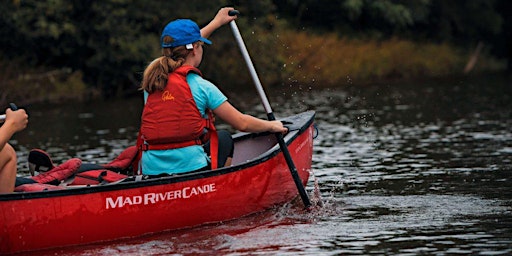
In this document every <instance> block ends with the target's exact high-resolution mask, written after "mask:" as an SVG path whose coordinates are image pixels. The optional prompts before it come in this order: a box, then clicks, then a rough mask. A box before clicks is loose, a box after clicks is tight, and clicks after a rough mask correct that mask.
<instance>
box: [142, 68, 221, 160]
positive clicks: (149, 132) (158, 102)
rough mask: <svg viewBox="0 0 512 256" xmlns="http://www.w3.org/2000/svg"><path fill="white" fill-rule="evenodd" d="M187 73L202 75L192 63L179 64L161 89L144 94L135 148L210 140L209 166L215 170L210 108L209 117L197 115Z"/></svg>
mask: <svg viewBox="0 0 512 256" xmlns="http://www.w3.org/2000/svg"><path fill="white" fill-rule="evenodd" d="M190 72H194V73H197V74H199V75H202V74H201V71H199V69H197V68H195V67H193V66H189V65H186V66H181V67H179V68H177V69H176V70H174V71H173V72H172V73H170V74H169V77H168V80H167V85H166V86H165V88H164V90H163V91H155V92H153V93H151V94H149V95H148V98H147V101H146V104H145V106H144V110H143V112H142V121H141V128H140V141H139V148H140V149H141V150H142V151H145V150H164V149H176V148H182V147H188V146H192V145H202V144H203V143H205V142H206V141H208V139H211V141H210V145H211V150H210V152H211V158H212V169H215V168H217V145H218V142H217V140H216V137H217V136H216V135H217V133H216V131H215V125H214V123H213V116H212V113H211V111H210V110H208V114H209V118H203V117H202V116H201V113H200V112H199V109H198V108H197V105H196V102H195V100H194V97H193V96H192V92H191V91H190V86H189V84H188V83H187V74H188V73H190ZM210 137H212V138H210ZM213 137H215V138H213ZM214 139H215V141H214ZM214 143H215V145H213V144H214ZM213 151H215V153H214V152H213ZM214 155H215V157H214ZM214 158H215V159H214Z"/></svg>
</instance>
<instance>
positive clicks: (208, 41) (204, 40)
mask: <svg viewBox="0 0 512 256" xmlns="http://www.w3.org/2000/svg"><path fill="white" fill-rule="evenodd" d="M199 41H202V42H204V43H205V44H212V41H210V40H208V39H206V38H204V37H201V38H199Z"/></svg>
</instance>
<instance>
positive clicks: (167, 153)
mask: <svg viewBox="0 0 512 256" xmlns="http://www.w3.org/2000/svg"><path fill="white" fill-rule="evenodd" d="M187 83H188V84H189V86H190V91H191V92H192V96H193V97H194V100H195V101H196V105H197V108H198V109H199V112H200V113H201V115H202V116H204V117H206V109H212V110H214V109H216V108H217V107H219V106H220V105H221V104H222V103H224V102H225V101H226V100H227V97H226V96H225V95H224V94H223V93H222V92H221V91H220V90H219V88H217V87H216V86H215V85H214V84H212V83H211V82H210V81H208V80H205V79H204V78H202V77H201V76H199V75H198V74H195V73H189V74H188V75H187ZM147 98H148V93H147V92H146V91H144V102H146V101H147ZM208 161H209V160H208V157H207V155H206V153H205V152H204V150H203V147H202V146H200V145H194V146H190V147H184V148H177V149H167V150H148V151H144V152H143V153H142V159H141V167H142V173H143V174H146V175H158V174H162V173H168V174H173V173H184V172H190V171H194V170H197V169H201V168H203V167H205V166H206V165H208Z"/></svg>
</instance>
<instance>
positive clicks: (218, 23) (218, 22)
mask: <svg viewBox="0 0 512 256" xmlns="http://www.w3.org/2000/svg"><path fill="white" fill-rule="evenodd" d="M230 10H234V8H233V7H224V8H221V9H220V10H219V11H218V12H217V14H216V15H215V17H214V18H213V19H212V20H211V21H210V23H208V25H206V26H204V27H203V28H202V29H201V36H202V37H204V38H208V37H210V35H211V34H212V33H213V31H215V30H217V29H218V28H220V27H222V26H223V25H225V24H228V23H229V22H230V21H232V20H235V19H236V18H237V16H229V14H228V12H229V11H230Z"/></svg>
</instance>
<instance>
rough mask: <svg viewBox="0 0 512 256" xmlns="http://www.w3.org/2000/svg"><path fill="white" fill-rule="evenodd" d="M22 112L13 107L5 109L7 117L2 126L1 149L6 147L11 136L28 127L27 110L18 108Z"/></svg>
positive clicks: (0, 131)
mask: <svg viewBox="0 0 512 256" xmlns="http://www.w3.org/2000/svg"><path fill="white" fill-rule="evenodd" d="M16 111H20V112H17V113H16V112H15V111H12V110H11V109H7V110H5V113H6V118H5V122H4V123H3V124H2V126H0V151H2V149H3V148H4V146H5V144H7V142H8V141H9V140H10V139H11V137H12V136H13V135H14V134H15V133H16V132H19V131H21V130H23V129H25V127H27V123H28V115H27V114H26V112H25V110H22V109H20V110H16Z"/></svg>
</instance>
